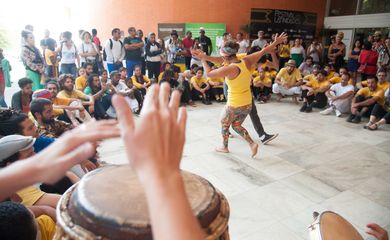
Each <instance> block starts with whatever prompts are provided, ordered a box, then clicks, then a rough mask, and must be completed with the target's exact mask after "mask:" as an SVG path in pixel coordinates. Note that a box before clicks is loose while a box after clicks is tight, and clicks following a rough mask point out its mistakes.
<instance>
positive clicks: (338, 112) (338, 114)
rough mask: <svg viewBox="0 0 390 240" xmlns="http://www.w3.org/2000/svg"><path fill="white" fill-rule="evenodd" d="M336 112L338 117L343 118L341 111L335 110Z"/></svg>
mask: <svg viewBox="0 0 390 240" xmlns="http://www.w3.org/2000/svg"><path fill="white" fill-rule="evenodd" d="M334 111H335V112H336V117H341V115H342V114H341V112H340V111H339V110H337V109H335V110H334Z"/></svg>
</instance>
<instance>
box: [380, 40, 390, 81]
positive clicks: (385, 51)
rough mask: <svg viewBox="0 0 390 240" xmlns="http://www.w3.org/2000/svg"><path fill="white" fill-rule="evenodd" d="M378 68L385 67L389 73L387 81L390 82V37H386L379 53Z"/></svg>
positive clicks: (387, 73)
mask: <svg viewBox="0 0 390 240" xmlns="http://www.w3.org/2000/svg"><path fill="white" fill-rule="evenodd" d="M378 68H380V69H383V70H384V71H385V72H386V75H387V81H388V82H390V38H386V40H385V46H384V47H383V48H382V51H381V52H380V53H379V57H378Z"/></svg>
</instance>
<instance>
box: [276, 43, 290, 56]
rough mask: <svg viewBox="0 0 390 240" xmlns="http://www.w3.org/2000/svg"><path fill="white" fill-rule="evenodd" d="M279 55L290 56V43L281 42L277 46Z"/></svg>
mask: <svg viewBox="0 0 390 240" xmlns="http://www.w3.org/2000/svg"><path fill="white" fill-rule="evenodd" d="M279 57H281V58H289V57H290V44H281V45H280V47H279Z"/></svg>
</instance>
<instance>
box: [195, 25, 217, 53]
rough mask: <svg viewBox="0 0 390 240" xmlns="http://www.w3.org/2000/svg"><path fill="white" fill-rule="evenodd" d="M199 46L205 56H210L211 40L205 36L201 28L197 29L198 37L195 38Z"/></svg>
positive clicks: (211, 49) (211, 50)
mask: <svg viewBox="0 0 390 240" xmlns="http://www.w3.org/2000/svg"><path fill="white" fill-rule="evenodd" d="M196 39H198V41H199V44H200V45H201V46H202V51H203V52H205V53H206V54H207V55H211V53H212V52H213V44H212V43H211V39H210V38H209V37H207V36H206V32H205V30H204V28H203V27H201V28H199V37H197V38H196Z"/></svg>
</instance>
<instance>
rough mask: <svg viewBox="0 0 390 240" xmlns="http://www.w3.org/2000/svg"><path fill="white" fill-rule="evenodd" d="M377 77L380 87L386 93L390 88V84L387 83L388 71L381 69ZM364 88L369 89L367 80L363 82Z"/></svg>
mask: <svg viewBox="0 0 390 240" xmlns="http://www.w3.org/2000/svg"><path fill="white" fill-rule="evenodd" d="M376 76H377V77H378V87H380V88H382V89H383V91H386V90H387V89H388V88H389V87H390V82H388V81H386V77H387V76H386V70H385V69H384V68H381V69H379V70H378V73H377V74H376ZM362 86H363V87H367V80H366V81H362Z"/></svg>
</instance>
